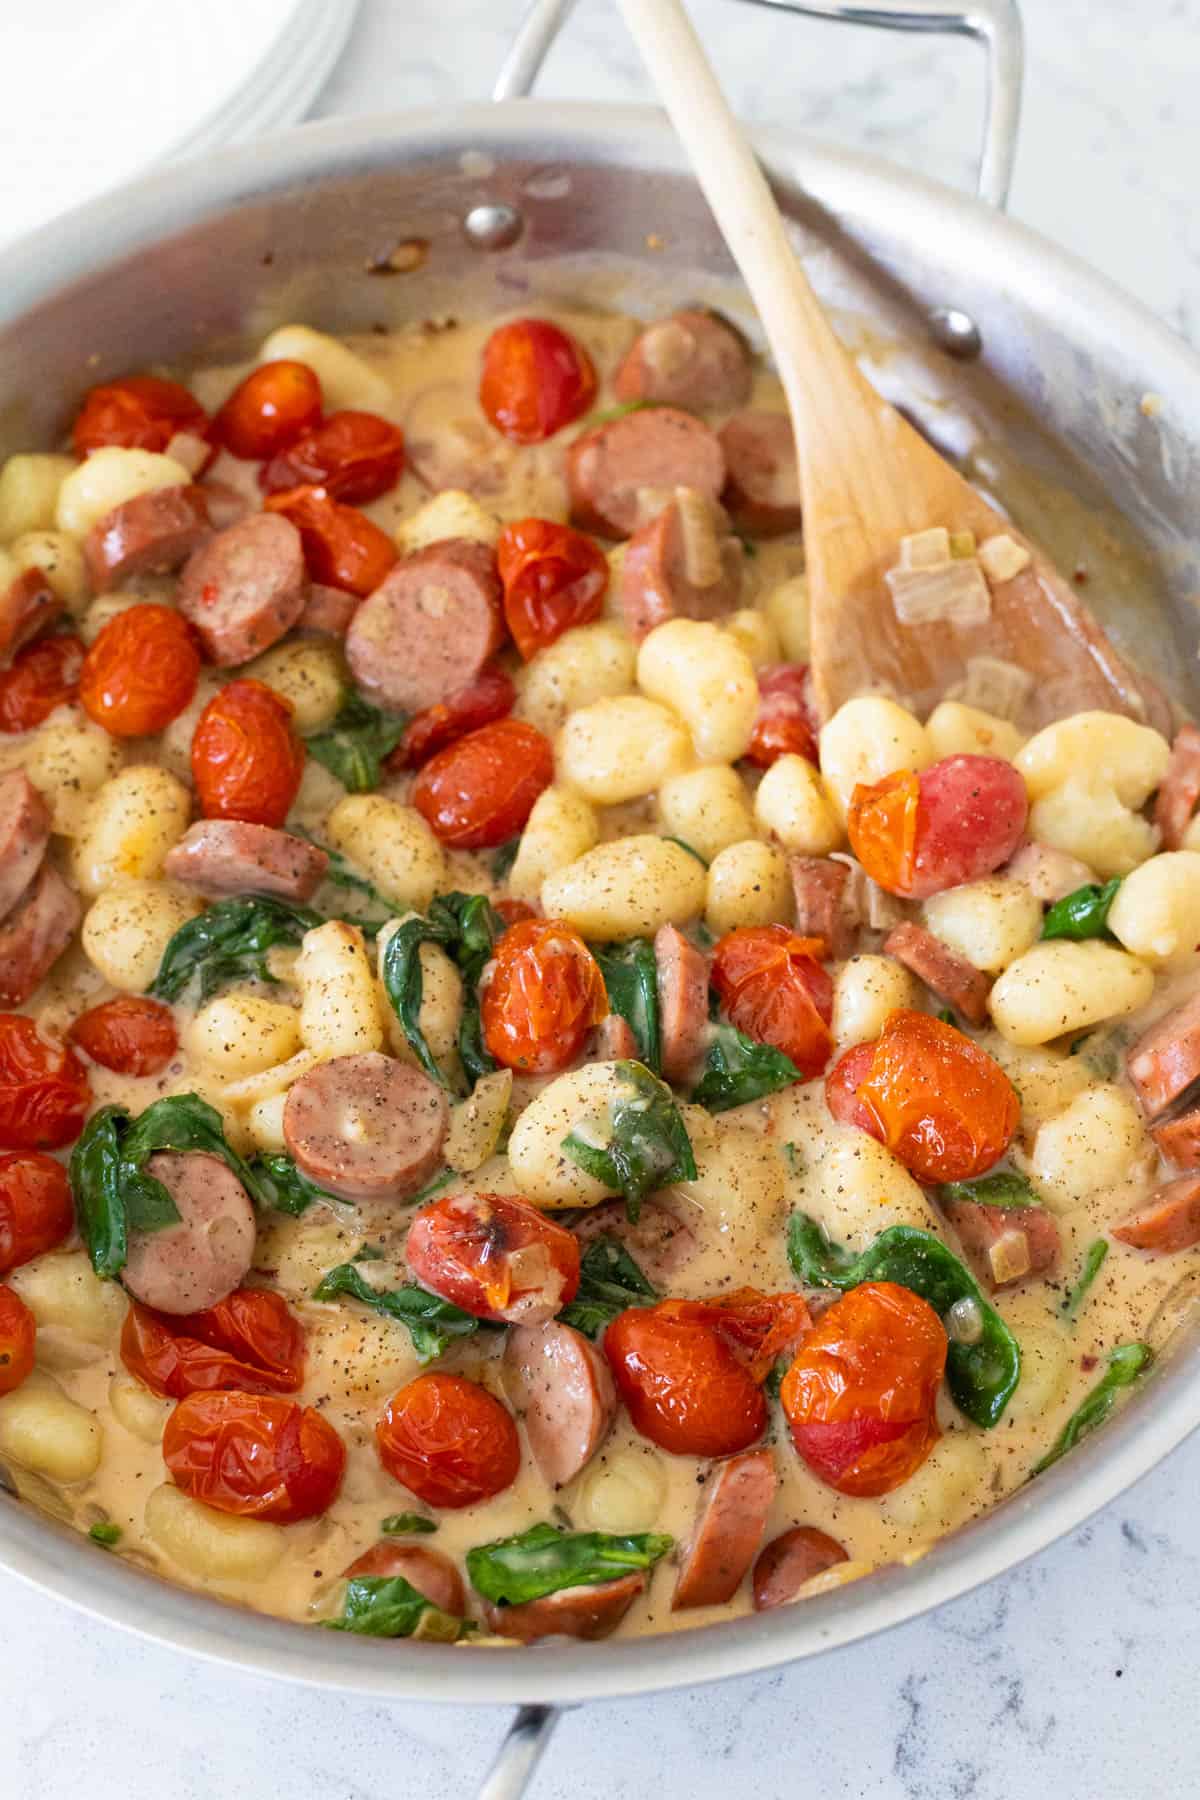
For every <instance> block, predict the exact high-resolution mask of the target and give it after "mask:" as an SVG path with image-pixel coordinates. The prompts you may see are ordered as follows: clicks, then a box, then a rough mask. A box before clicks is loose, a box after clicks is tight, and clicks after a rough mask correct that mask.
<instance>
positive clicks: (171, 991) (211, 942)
mask: <svg viewBox="0 0 1200 1800" xmlns="http://www.w3.org/2000/svg"><path fill="white" fill-rule="evenodd" d="M324 923H325V921H324V919H323V918H322V917H321V914H320V913H317V912H313V911H312V909H311V908H310V907H307V906H289V905H288V904H287V902H286V901H283V900H266V899H261V898H260V899H245V900H242V899H238V900H218V901H217V903H216V905H215V906H210V907H207V908H206V909H205V911H204V912H202V913H198V914H197V915H196V917H195V918H194V919H189V920H188V921H187V923H186V924H185V925H181V926H180V927H179V930H178V931H177V932H175V933H174V935H173V936H172V937H171V939H170V941H169V942H168V944H167V947H166V949H165V950H164V952H163V958H162V961H161V963H160V964H159V965H158V974H157V975H156V976H155V977H154V981H153V983H152V984H151V986H150V990H149V991H150V993H151V994H153V996H154V997H155V999H156V1000H178V998H179V996H180V995H181V994H182V993H183V991H184V989H185V988H186V987H187V986H188V984H189V982H191V981H192V980H195V981H197V982H198V983H199V998H200V1000H201V1002H203V1001H205V1000H207V999H208V998H209V997H210V996H211V995H212V994H214V993H215V992H216V991H217V989H218V988H220V987H224V986H226V985H227V983H229V982H231V981H274V979H275V977H274V976H273V975H272V974H271V972H270V970H269V968H268V967H267V953H268V951H270V950H274V949H275V948H276V947H277V946H279V945H283V946H284V947H285V948H287V949H295V948H296V947H297V946H298V945H299V943H300V940H301V939H302V938H303V936H304V934H305V932H306V931H311V930H312V928H313V926H314V925H323V924H324Z"/></svg>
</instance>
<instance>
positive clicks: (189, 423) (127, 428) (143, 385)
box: [71, 375, 208, 456]
mask: <svg viewBox="0 0 1200 1800" xmlns="http://www.w3.org/2000/svg"><path fill="white" fill-rule="evenodd" d="M180 432H186V433H187V435H188V436H189V437H198V438H202V437H205V436H206V435H207V432H208V414H207V413H206V412H205V410H204V408H203V407H202V406H201V404H200V402H199V401H198V400H197V399H196V396H195V395H194V394H190V393H189V392H188V390H187V388H185V387H183V386H182V385H181V384H180V383H179V382H178V381H164V380H163V379H162V378H161V377H160V376H158V375H126V376H124V377H123V378H122V379H121V380H120V381H107V382H105V383H104V385H103V386H102V387H94V388H89V390H88V392H87V393H86V394H85V395H84V397H83V405H82V406H81V407H80V409H79V412H78V414H77V415H76V419H75V423H74V425H73V426H72V427H71V448H72V449H73V450H74V452H75V454H76V456H86V455H87V453H88V451H89V450H101V449H103V448H104V447H105V446H106V445H109V444H115V445H117V446H118V447H119V448H120V449H122V450H158V451H163V450H165V449H166V447H167V445H168V444H169V443H170V441H171V439H172V438H173V437H175V435H176V434H177V433H180Z"/></svg>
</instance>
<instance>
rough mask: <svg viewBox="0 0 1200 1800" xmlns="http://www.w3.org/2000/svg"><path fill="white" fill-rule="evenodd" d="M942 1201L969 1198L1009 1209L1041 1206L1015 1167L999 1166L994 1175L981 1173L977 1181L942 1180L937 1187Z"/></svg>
mask: <svg viewBox="0 0 1200 1800" xmlns="http://www.w3.org/2000/svg"><path fill="white" fill-rule="evenodd" d="M938 1199H939V1200H941V1201H943V1202H944V1203H947V1204H948V1203H951V1202H953V1201H955V1200H969V1201H970V1202H971V1203H972V1204H973V1205H975V1206H996V1207H1002V1208H1003V1209H1004V1210H1005V1211H1008V1210H1009V1209H1010V1208H1012V1207H1014V1206H1040V1205H1041V1204H1042V1197H1041V1195H1040V1194H1039V1193H1038V1192H1037V1190H1036V1189H1035V1188H1033V1187H1031V1186H1030V1184H1029V1182H1028V1181H1026V1179H1025V1177H1024V1175H1021V1174H1019V1173H1018V1172H1017V1170H1016V1169H1001V1170H999V1171H998V1173H997V1174H995V1175H984V1176H982V1177H981V1178H980V1179H979V1180H978V1181H945V1182H943V1183H942V1185H941V1187H940V1188H939V1189H938Z"/></svg>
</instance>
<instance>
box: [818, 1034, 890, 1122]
mask: <svg viewBox="0 0 1200 1800" xmlns="http://www.w3.org/2000/svg"><path fill="white" fill-rule="evenodd" d="M874 1060H875V1044H874V1041H873V1040H872V1042H871V1043H869V1044H855V1045H853V1047H852V1048H851V1049H849V1050H845V1051H843V1052H842V1054H841V1056H839V1057H838V1059H837V1061H836V1062H835V1063H834V1065H833V1067H832V1069H830V1071H829V1073H828V1075H826V1077H825V1104H826V1106H827V1107H828V1108H829V1110H830V1112H831V1113H832V1114H833V1116H834V1118H835V1119H836V1120H837V1121H838V1124H839V1125H857V1126H858V1129H859V1130H860V1131H865V1132H867V1133H868V1134H869V1135H870V1136H871V1137H873V1138H878V1140H879V1142H880V1143H882V1142H883V1127H882V1126H881V1125H880V1123H879V1120H878V1119H877V1118H876V1117H875V1114H874V1113H873V1112H872V1111H871V1109H870V1107H869V1106H867V1105H866V1104H865V1102H864V1101H862V1100H860V1099H859V1097H858V1090H859V1088H860V1087H861V1086H862V1084H863V1082H864V1081H866V1079H867V1077H868V1076H869V1075H870V1073H871V1064H872V1062H873V1061H874Z"/></svg>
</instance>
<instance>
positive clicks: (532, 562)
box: [496, 519, 608, 662]
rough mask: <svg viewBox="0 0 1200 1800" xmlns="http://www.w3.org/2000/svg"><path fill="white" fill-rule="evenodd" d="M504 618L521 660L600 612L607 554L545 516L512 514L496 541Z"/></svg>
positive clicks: (586, 623)
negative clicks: (515, 516) (512, 522)
mask: <svg viewBox="0 0 1200 1800" xmlns="http://www.w3.org/2000/svg"><path fill="white" fill-rule="evenodd" d="M496 565H497V567H498V569H499V571H500V579H501V581H502V582H503V583H504V617H505V618H506V619H507V621H508V629H509V630H510V631H511V633H512V636H513V642H514V643H515V644H516V646H517V649H518V650H519V651H520V652H521V655H522V656H523V657H524V659H525V661H526V662H528V661H529V659H530V657H531V656H536V655H537V653H538V651H539V650H544V649H545V648H546V645H547V644H552V643H553V642H554V641H555V639H556V638H560V637H561V636H562V634H563V632H564V631H570V630H571V628H572V626H575V625H589V624H590V623H591V621H592V620H593V619H598V618H599V617H600V609H601V607H602V606H603V604H604V590H605V589H606V588H607V586H608V558H607V557H606V556H605V554H604V552H603V551H602V550H601V549H600V547H599V545H597V544H594V543H593V542H592V540H591V538H589V537H584V535H583V533H582V532H581V531H572V529H571V527H570V526H569V525H556V524H554V523H553V522H552V521H551V520H549V519H518V520H517V522H516V524H515V525H506V526H505V527H504V530H503V531H502V532H501V533H500V541H499V543H498V544H497V545H496Z"/></svg>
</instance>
